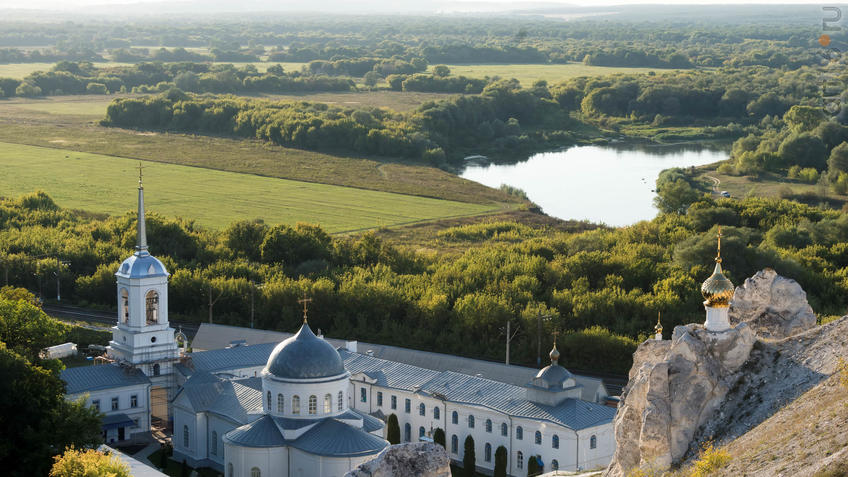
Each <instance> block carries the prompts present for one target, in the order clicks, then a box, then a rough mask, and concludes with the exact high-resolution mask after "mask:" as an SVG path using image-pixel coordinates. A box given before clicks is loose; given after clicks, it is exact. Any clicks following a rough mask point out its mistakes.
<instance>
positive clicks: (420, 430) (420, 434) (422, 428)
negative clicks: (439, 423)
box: [418, 426, 427, 439]
mask: <svg viewBox="0 0 848 477" xmlns="http://www.w3.org/2000/svg"><path fill="white" fill-rule="evenodd" d="M424 434H427V431H425V430H424V426H421V427H419V428H418V438H419V439H421V438H422V437H424Z"/></svg>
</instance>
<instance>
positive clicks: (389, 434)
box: [386, 413, 400, 444]
mask: <svg viewBox="0 0 848 477" xmlns="http://www.w3.org/2000/svg"><path fill="white" fill-rule="evenodd" d="M386 440H387V441H389V444H400V425H399V424H398V418H397V416H396V415H395V414H394V413H392V414H389V420H388V422H387V423H386Z"/></svg>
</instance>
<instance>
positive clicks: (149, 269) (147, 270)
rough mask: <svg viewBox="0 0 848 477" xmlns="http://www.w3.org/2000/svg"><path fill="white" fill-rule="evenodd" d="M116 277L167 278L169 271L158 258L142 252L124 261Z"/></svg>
mask: <svg viewBox="0 0 848 477" xmlns="http://www.w3.org/2000/svg"><path fill="white" fill-rule="evenodd" d="M115 275H117V276H119V277H125V278H149V277H167V276H168V270H166V269H165V265H163V264H162V262H160V261H159V259H158V258H156V257H154V256H153V255H150V254H149V253H147V251H145V250H142V251H139V252H136V253H134V254H132V255H130V257H129V258H128V259H126V260H124V262H123V263H122V264H121V266H120V267H119V268H118V271H117V272H116V273H115Z"/></svg>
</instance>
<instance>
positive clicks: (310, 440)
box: [291, 419, 389, 457]
mask: <svg viewBox="0 0 848 477" xmlns="http://www.w3.org/2000/svg"><path fill="white" fill-rule="evenodd" d="M388 445H389V443H388V442H387V441H385V440H383V439H381V438H379V437H377V436H375V435H374V434H369V433H367V432H365V431H363V430H362V429H357V428H355V427H352V426H349V425H347V424H345V423H343V422H339V421H337V420H335V419H324V420H323V421H321V422H320V423H319V424H318V425H316V426H315V427H313V428H312V429H309V430H308V431H306V433H304V434H303V435H302V436H300V437H299V438H297V440H295V441H293V442H292V443H291V446H292V447H295V448H297V449H300V450H302V451H304V452H308V453H310V454H313V455H325V456H333V457H357V456H365V455H374V454H377V453H379V452H380V451H382V450H383V449H385V448H386V446H388Z"/></svg>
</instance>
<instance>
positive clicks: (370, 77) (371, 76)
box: [362, 71, 380, 88]
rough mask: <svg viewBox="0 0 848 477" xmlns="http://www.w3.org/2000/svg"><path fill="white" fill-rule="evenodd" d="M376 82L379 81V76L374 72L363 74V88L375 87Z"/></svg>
mask: <svg viewBox="0 0 848 477" xmlns="http://www.w3.org/2000/svg"><path fill="white" fill-rule="evenodd" d="M378 81H380V75H379V74H377V72H376V71H369V72H367V73H365V76H363V77H362V82H363V83H365V86H368V87H369V88H373V87H374V86H377V82H378Z"/></svg>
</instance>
